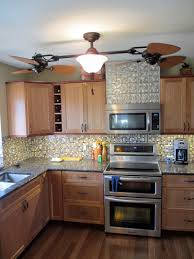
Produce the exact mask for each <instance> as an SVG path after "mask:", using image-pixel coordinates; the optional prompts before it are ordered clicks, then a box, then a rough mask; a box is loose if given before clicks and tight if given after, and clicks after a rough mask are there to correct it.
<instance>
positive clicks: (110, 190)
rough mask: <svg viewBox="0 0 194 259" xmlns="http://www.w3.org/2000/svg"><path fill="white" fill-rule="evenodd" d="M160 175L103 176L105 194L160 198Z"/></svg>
mask: <svg viewBox="0 0 194 259" xmlns="http://www.w3.org/2000/svg"><path fill="white" fill-rule="evenodd" d="M161 185H162V182H161V177H149V176H147V177H141V176H115V175H105V176H104V192H105V195H106V196H120V197H128V196H129V197H140V198H141V197H147V198H161Z"/></svg>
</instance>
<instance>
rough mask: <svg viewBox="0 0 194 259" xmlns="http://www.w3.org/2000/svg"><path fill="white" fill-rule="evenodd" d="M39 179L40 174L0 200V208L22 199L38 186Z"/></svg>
mask: <svg viewBox="0 0 194 259" xmlns="http://www.w3.org/2000/svg"><path fill="white" fill-rule="evenodd" d="M41 179H42V178H41V176H39V177H37V178H36V179H34V180H32V181H31V182H29V183H27V184H25V185H24V186H22V187H21V188H19V189H17V190H15V191H13V192H12V193H10V194H9V195H8V196H7V197H5V198H3V199H2V200H1V201H0V210H3V209H8V208H10V207H12V206H13V204H15V203H17V202H21V201H23V200H24V198H25V196H26V195H28V194H29V193H30V192H33V191H34V190H35V189H36V188H37V187H38V188H40V184H41Z"/></svg>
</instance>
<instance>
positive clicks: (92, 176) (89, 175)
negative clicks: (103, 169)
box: [63, 172, 103, 183]
mask: <svg viewBox="0 0 194 259" xmlns="http://www.w3.org/2000/svg"><path fill="white" fill-rule="evenodd" d="M63 181H64V182H65V183H72V182H87V183H88V182H102V181H103V174H102V173H95V172H81V173H80V172H64V173H63Z"/></svg>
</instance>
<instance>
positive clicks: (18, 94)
mask: <svg viewBox="0 0 194 259" xmlns="http://www.w3.org/2000/svg"><path fill="white" fill-rule="evenodd" d="M7 105H8V128H9V135H10V136H29V135H42V134H51V133H53V132H54V104H53V86H52V85H51V84H40V83H24V82H12V83H8V84H7Z"/></svg>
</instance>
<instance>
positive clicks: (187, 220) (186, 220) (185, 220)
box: [184, 219, 194, 223]
mask: <svg viewBox="0 0 194 259" xmlns="http://www.w3.org/2000/svg"><path fill="white" fill-rule="evenodd" d="M184 222H186V223H191V222H194V220H191V219H184Z"/></svg>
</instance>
